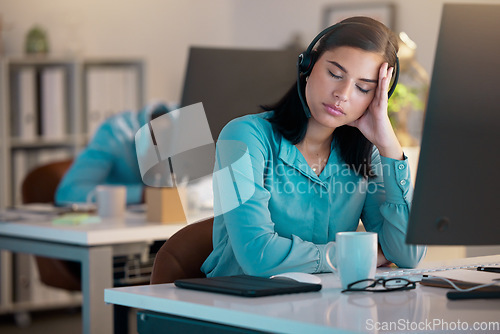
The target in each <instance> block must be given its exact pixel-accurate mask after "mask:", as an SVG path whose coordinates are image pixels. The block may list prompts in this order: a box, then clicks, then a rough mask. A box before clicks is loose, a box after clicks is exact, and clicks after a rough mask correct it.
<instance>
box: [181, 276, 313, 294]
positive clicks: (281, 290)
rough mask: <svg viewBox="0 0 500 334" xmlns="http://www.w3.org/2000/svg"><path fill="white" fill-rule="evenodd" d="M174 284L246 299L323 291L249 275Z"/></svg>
mask: <svg viewBox="0 0 500 334" xmlns="http://www.w3.org/2000/svg"><path fill="white" fill-rule="evenodd" d="M174 284H175V286H177V287H179V288H184V289H193V290H201V291H209V292H216V293H224V294H229V295H237V296H244V297H263V296H272V295H281V294H287V293H298V292H311V291H319V290H321V284H311V283H301V282H297V281H294V280H291V279H283V278H266V277H257V276H249V275H237V276H221V277H209V278H186V279H178V280H176V281H175V282H174Z"/></svg>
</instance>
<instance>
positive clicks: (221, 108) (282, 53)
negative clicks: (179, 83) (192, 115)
mask: <svg viewBox="0 0 500 334" xmlns="http://www.w3.org/2000/svg"><path fill="white" fill-rule="evenodd" d="M299 53H300V52H299V51H296V50H254V49H223V48H204V47H192V48H191V49H190V52H189V59H188V65H187V70H186V76H185V81H184V89H183V93H182V98H181V107H184V106H188V105H191V104H195V103H198V102H202V103H203V107H204V109H205V113H206V115H207V120H208V123H209V126H210V130H211V132H212V137H213V138H214V140H216V139H217V138H218V136H219V133H220V131H221V130H222V128H223V127H224V126H225V125H226V124H227V122H229V121H230V120H232V119H234V118H236V117H239V116H243V115H247V114H253V113H257V112H261V111H262V110H261V109H260V107H259V106H260V105H266V104H273V103H275V102H277V101H278V100H279V99H280V98H281V97H282V96H283V95H284V94H285V93H286V92H287V91H288V89H289V88H290V87H292V85H293V83H294V82H295V80H296V76H297V69H296V63H297V58H298V55H299Z"/></svg>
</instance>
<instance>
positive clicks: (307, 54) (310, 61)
mask: <svg viewBox="0 0 500 334" xmlns="http://www.w3.org/2000/svg"><path fill="white" fill-rule="evenodd" d="M348 24H363V25H365V24H364V23H361V22H344V23H342V22H340V23H337V24H334V25H332V26H330V27H328V28H326V29H324V30H323V31H321V32H320V33H319V34H318V35H317V36H316V37H314V39H313V40H312V41H311V43H310V44H309V46H308V47H307V49H306V51H304V52H302V53H301V54H300V55H299V59H298V61H297V90H298V93H299V98H300V102H301V103H302V106H303V108H304V112H305V114H306V117H307V118H309V117H311V111H310V110H309V107H308V106H307V103H306V101H305V99H304V97H303V96H302V89H301V84H300V75H301V74H303V75H306V76H308V75H309V74H311V71H312V69H313V67H314V64H315V63H316V60H317V57H318V54H317V53H316V52H314V51H313V48H314V46H315V45H316V43H318V41H319V40H320V39H321V38H322V37H323V36H325V35H326V34H328V33H329V32H331V31H333V30H335V29H337V28H338V27H340V26H343V25H348ZM394 52H396V49H394ZM395 67H396V68H395V70H396V73H395V76H394V81H393V83H392V86H391V88H390V89H389V92H388V93H387V96H388V98H390V97H391V96H392V93H394V90H395V89H396V85H397V84H398V79H399V58H398V55H397V53H396V66H395Z"/></svg>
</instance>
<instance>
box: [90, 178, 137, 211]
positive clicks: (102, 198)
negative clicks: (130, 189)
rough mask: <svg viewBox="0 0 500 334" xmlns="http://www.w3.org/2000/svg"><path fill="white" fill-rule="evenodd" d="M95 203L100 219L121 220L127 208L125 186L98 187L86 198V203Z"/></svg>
mask: <svg viewBox="0 0 500 334" xmlns="http://www.w3.org/2000/svg"><path fill="white" fill-rule="evenodd" d="M94 198H95V202H96V203H97V215H98V216H99V217H101V218H123V217H124V216H125V208H126V206H127V188H126V187H125V186H115V185H99V186H97V187H96V188H95V189H94V190H93V191H91V192H90V193H89V195H88V196H87V203H90V202H93V201H94Z"/></svg>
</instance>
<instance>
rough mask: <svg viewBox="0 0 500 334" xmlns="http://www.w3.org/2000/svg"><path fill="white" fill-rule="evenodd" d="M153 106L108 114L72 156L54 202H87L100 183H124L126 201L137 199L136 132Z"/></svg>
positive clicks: (139, 192) (139, 190)
mask: <svg viewBox="0 0 500 334" xmlns="http://www.w3.org/2000/svg"><path fill="white" fill-rule="evenodd" d="M152 110H153V108H152V107H146V108H144V109H142V110H140V111H139V112H137V111H124V112H121V113H119V114H116V115H114V116H111V117H110V118H108V119H107V120H106V121H105V122H103V123H102V124H101V126H100V127H99V128H98V129H97V131H96V133H95V135H94V137H93V138H92V140H91V141H90V142H89V144H88V145H87V147H86V148H85V149H84V150H83V151H82V152H81V154H80V155H79V156H78V157H77V158H76V159H75V161H74V163H73V164H72V165H71V168H70V169H69V170H68V172H67V173H66V174H65V175H64V178H63V179H62V181H61V183H60V184H59V187H58V188H57V191H56V203H57V204H59V205H64V204H68V203H81V202H86V200H87V195H88V194H89V193H90V192H91V191H92V190H93V189H94V188H95V187H96V186H97V185H99V184H111V185H113V184H116V185H125V186H126V187H127V204H134V203H140V202H141V201H142V193H143V188H144V184H143V182H142V178H141V173H140V171H139V164H138V162H137V154H136V151H135V134H136V132H137V131H138V130H139V129H140V128H141V127H142V126H143V125H145V124H146V123H147V122H148V121H149V120H150V119H151V112H152Z"/></svg>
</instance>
